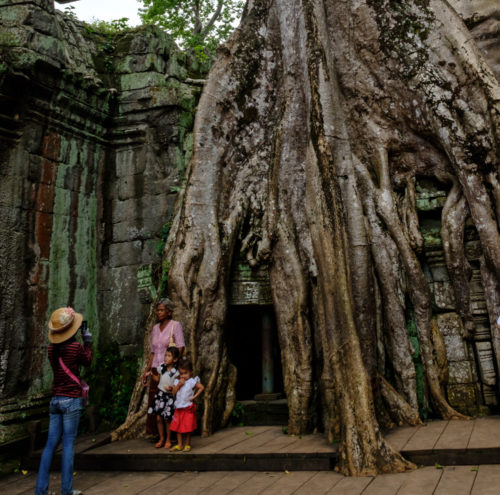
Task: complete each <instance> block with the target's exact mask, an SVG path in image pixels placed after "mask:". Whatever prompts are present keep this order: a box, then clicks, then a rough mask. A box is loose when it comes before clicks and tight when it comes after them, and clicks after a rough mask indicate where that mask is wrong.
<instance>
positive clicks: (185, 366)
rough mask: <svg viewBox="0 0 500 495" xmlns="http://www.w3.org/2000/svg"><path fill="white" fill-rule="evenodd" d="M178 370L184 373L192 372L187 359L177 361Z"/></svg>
mask: <svg viewBox="0 0 500 495" xmlns="http://www.w3.org/2000/svg"><path fill="white" fill-rule="evenodd" d="M177 369H178V370H185V371H190V372H191V373H192V372H193V364H192V363H191V361H190V360H189V359H181V360H180V361H179V364H178V365H177Z"/></svg>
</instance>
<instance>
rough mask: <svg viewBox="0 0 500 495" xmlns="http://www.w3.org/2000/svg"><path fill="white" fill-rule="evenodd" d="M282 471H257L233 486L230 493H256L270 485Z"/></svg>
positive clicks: (280, 475) (236, 494)
mask: <svg viewBox="0 0 500 495" xmlns="http://www.w3.org/2000/svg"><path fill="white" fill-rule="evenodd" d="M282 476H286V475H285V474H284V473H257V474H255V475H254V476H252V477H251V478H250V479H248V480H247V481H245V482H244V483H242V484H241V485H239V486H238V488H235V489H234V490H233V491H232V492H231V493H234V494H235V495H256V494H257V493H261V492H262V491H263V490H265V489H266V488H269V487H271V486H272V485H273V484H274V483H276V482H277V481H278V480H279V479H280V478H281V477H282Z"/></svg>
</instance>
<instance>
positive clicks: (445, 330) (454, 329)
mask: <svg viewBox="0 0 500 495" xmlns="http://www.w3.org/2000/svg"><path fill="white" fill-rule="evenodd" d="M436 320H437V325H438V327H439V331H440V332H441V333H442V334H443V335H445V336H446V335H463V325H462V319H461V318H460V316H458V314H457V313H443V314H440V315H437V317H436Z"/></svg>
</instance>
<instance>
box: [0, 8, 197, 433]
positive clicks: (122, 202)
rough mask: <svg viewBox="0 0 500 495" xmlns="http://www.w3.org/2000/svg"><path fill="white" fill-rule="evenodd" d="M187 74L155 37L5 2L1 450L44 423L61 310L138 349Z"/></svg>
mask: <svg viewBox="0 0 500 495" xmlns="http://www.w3.org/2000/svg"><path fill="white" fill-rule="evenodd" d="M189 70H191V71H195V70H196V67H193V66H192V65H191V66H190V67H189ZM190 75H194V76H195V77H196V74H195V73H192V74H190ZM187 76H188V64H187V62H186V57H185V55H183V54H182V53H181V52H179V51H178V49H177V48H176V47H175V45H174V44H173V42H172V41H171V40H170V39H169V38H168V36H166V35H165V33H163V32H161V31H159V30H156V29H153V28H138V29H134V30H131V31H129V32H126V33H124V34H122V35H119V36H109V35H101V34H99V33H95V32H93V31H92V30H90V29H87V28H85V27H84V26H83V25H81V24H79V23H77V22H76V21H74V20H73V19H71V18H69V17H68V16H65V15H63V14H61V13H59V12H56V11H55V10H54V5H53V2H52V0H32V1H26V0H24V1H18V0H9V1H7V0H0V102H1V104H0V271H1V276H0V425H1V428H0V431H1V433H0V442H2V441H5V440H8V439H9V438H11V437H14V436H16V435H17V434H18V433H19V432H21V431H23V430H24V425H23V424H19V423H20V422H19V419H20V418H24V419H26V420H28V419H30V418H34V417H37V415H39V414H42V415H43V416H46V397H47V392H48V387H49V386H50V380H51V373H50V371H49V367H48V362H47V360H46V348H47V330H46V322H47V319H48V317H49V315H50V313H51V312H52V311H53V310H54V309H55V308H57V307H60V306H73V307H75V309H76V310H77V311H80V312H83V313H84V314H85V317H86V319H87V320H88V322H89V328H90V329H91V330H92V333H93V334H94V337H95V342H96V343H97V342H98V341H99V342H110V341H113V342H117V343H118V345H119V346H120V350H121V352H122V353H124V354H127V353H128V354H130V353H135V351H136V350H137V349H139V348H140V347H141V344H142V336H143V325H144V321H145V318H146V316H147V314H148V311H149V307H150V302H151V295H150V294H149V292H150V290H149V287H146V290H142V291H141V293H140V294H139V293H138V271H140V273H142V274H144V273H145V272H146V273H150V272H151V267H152V266H154V265H155V264H157V263H158V262H159V261H160V255H159V254H158V244H159V243H160V250H161V241H160V234H161V231H162V227H163V225H164V224H165V223H166V222H168V221H169V220H170V218H171V216H172V214H173V206H174V202H175V197H176V190H177V187H178V186H179V185H180V183H181V181H182V178H183V174H184V167H185V163H186V160H187V159H188V157H189V153H190V147H191V144H190V143H191V140H192V135H191V129H192V124H193V113H194V109H195V105H196V101H197V98H198V95H199V91H200V88H199V86H193V85H189V84H186V83H185V82H184V81H185V79H186V77H187ZM146 278H147V277H146ZM143 281H144V277H143ZM143 285H144V284H143ZM148 294H149V295H148Z"/></svg>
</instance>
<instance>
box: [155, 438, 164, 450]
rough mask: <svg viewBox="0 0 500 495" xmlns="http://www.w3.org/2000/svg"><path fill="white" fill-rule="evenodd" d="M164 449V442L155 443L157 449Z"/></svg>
mask: <svg viewBox="0 0 500 495" xmlns="http://www.w3.org/2000/svg"><path fill="white" fill-rule="evenodd" d="M162 447H163V440H160V441H159V442H156V443H155V449H161V448H162Z"/></svg>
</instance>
